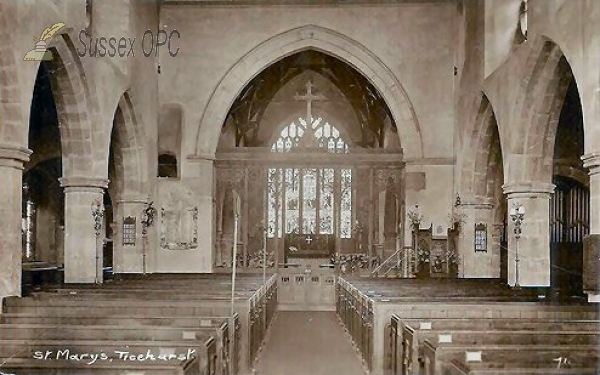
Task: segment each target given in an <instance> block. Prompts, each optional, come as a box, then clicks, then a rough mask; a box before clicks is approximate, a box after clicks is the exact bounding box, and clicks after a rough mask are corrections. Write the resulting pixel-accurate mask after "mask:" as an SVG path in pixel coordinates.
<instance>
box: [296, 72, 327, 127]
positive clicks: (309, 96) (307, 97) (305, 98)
mask: <svg viewBox="0 0 600 375" xmlns="http://www.w3.org/2000/svg"><path fill="white" fill-rule="evenodd" d="M313 87H314V85H313V84H312V82H311V81H308V82H306V94H304V95H300V94H298V93H296V95H294V99H295V100H297V101H302V102H306V123H307V124H308V125H309V126H312V124H313V117H312V103H313V102H316V101H318V100H321V101H323V100H325V99H327V98H326V97H325V96H324V95H321V94H317V95H315V94H313V91H312V88H313Z"/></svg>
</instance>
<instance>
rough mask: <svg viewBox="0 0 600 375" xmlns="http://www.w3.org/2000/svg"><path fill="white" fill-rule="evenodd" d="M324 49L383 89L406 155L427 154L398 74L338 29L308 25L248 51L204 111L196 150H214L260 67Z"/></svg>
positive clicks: (418, 155) (383, 94) (380, 91)
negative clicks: (424, 152)
mask: <svg viewBox="0 0 600 375" xmlns="http://www.w3.org/2000/svg"><path fill="white" fill-rule="evenodd" d="M307 50H313V51H320V52H323V53H325V54H327V55H329V56H333V57H335V58H336V59H339V60H340V61H343V62H344V63H346V64H348V65H349V66H351V67H353V69H355V70H356V71H357V72H360V74H361V75H362V76H363V77H365V78H366V79H367V80H368V81H369V82H370V84H371V85H372V86H373V87H374V88H375V89H376V90H377V91H378V92H379V93H380V94H381V96H382V98H383V100H384V101H385V103H386V106H388V108H389V111H390V113H391V114H392V116H391V117H392V118H393V120H394V121H395V123H396V124H397V126H399V127H401V131H400V132H398V136H399V137H401V138H403V139H401V142H400V143H401V145H402V147H403V148H404V152H405V155H407V157H411V158H420V157H422V156H423V152H422V140H421V135H420V130H419V124H418V120H417V118H416V115H415V113H414V109H413V107H412V105H411V104H410V99H409V97H408V95H407V93H406V92H405V90H404V89H403V88H402V85H401V83H400V82H399V81H398V79H397V77H396V76H395V75H393V74H392V73H391V72H390V71H389V69H388V68H387V67H386V66H385V65H384V64H383V63H382V62H381V60H379V59H378V58H377V57H376V56H375V55H374V54H372V53H371V52H370V51H369V50H368V49H367V48H365V47H364V46H362V45H361V44H359V43H357V42H356V41H353V40H351V39H350V38H348V37H346V36H344V35H341V34H339V33H337V32H335V31H332V30H329V29H325V28H322V27H318V26H314V25H308V26H304V27H300V28H297V29H292V30H289V31H286V32H284V33H281V34H279V35H276V36H274V37H272V38H271V39H269V40H267V41H265V42H263V43H261V44H260V45H258V46H257V47H255V48H254V49H253V50H252V51H250V52H249V53H247V54H246V55H244V56H243V57H242V58H241V59H240V60H239V61H238V62H237V63H236V64H235V65H234V66H233V67H232V68H231V69H230V70H229V71H228V73H227V74H226V75H225V76H224V77H223V79H222V80H221V81H220V83H219V85H218V86H217V88H216V89H215V91H214V92H213V93H212V95H211V97H210V100H209V102H208V104H207V106H206V109H205V111H204V113H203V116H202V119H201V121H200V126H199V130H198V135H197V142H196V154H197V155H199V156H202V155H212V154H213V153H214V151H215V149H216V147H217V144H218V140H219V136H220V131H221V129H220V128H219V127H218V126H220V125H222V124H224V123H225V121H226V119H227V116H228V113H229V111H230V110H231V109H233V108H234V106H235V104H234V101H235V100H236V98H238V97H243V96H244V91H243V90H244V89H245V88H248V86H249V84H250V81H252V80H253V79H254V78H255V77H256V76H257V75H258V74H259V73H260V72H262V71H264V69H266V68H267V67H269V66H272V65H273V64H275V63H277V62H279V61H280V60H282V59H284V58H286V57H289V56H291V55H293V54H296V53H298V52H301V51H307Z"/></svg>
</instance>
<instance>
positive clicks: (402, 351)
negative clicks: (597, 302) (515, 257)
mask: <svg viewBox="0 0 600 375" xmlns="http://www.w3.org/2000/svg"><path fill="white" fill-rule="evenodd" d="M599 323H600V321H577V320H575V321H569V320H552V319H550V320H542V319H404V320H401V319H400V318H399V317H398V316H396V315H394V316H392V319H391V327H390V329H391V333H390V334H391V335H392V337H391V339H390V345H389V348H388V349H387V352H386V358H388V357H389V358H390V365H389V368H390V369H391V373H392V374H394V375H395V374H400V373H402V374H406V373H407V367H408V368H410V367H412V365H413V364H415V363H419V359H421V358H422V356H421V352H422V350H420V349H421V345H422V343H423V342H424V340H426V339H428V338H431V337H432V335H439V334H444V333H448V332H452V331H465V330H472V331H485V330H497V331H501V332H507V331H534V332H535V331H556V332H564V331H569V332H587V333H589V332H592V333H595V334H600V324H599ZM394 335H396V337H393V336H394ZM386 368H388V366H386ZM414 368H415V367H413V369H414Z"/></svg>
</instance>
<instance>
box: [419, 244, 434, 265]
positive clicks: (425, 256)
mask: <svg viewBox="0 0 600 375" xmlns="http://www.w3.org/2000/svg"><path fill="white" fill-rule="evenodd" d="M430 256H431V253H430V252H429V249H424V248H422V247H418V248H417V262H418V263H419V265H421V264H422V263H429V261H430Z"/></svg>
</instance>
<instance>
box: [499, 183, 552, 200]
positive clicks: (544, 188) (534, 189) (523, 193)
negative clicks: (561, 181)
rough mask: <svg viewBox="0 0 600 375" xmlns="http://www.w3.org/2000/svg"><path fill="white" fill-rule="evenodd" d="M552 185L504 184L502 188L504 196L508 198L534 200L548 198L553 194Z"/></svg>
mask: <svg viewBox="0 0 600 375" xmlns="http://www.w3.org/2000/svg"><path fill="white" fill-rule="evenodd" d="M554 188H555V186H554V184H550V183H546V182H533V183H526V184H505V185H503V186H502V189H503V190H504V194H506V195H508V196H509V198H516V197H523V198H535V197H542V196H547V197H549V196H550V195H551V194H552V193H554Z"/></svg>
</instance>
